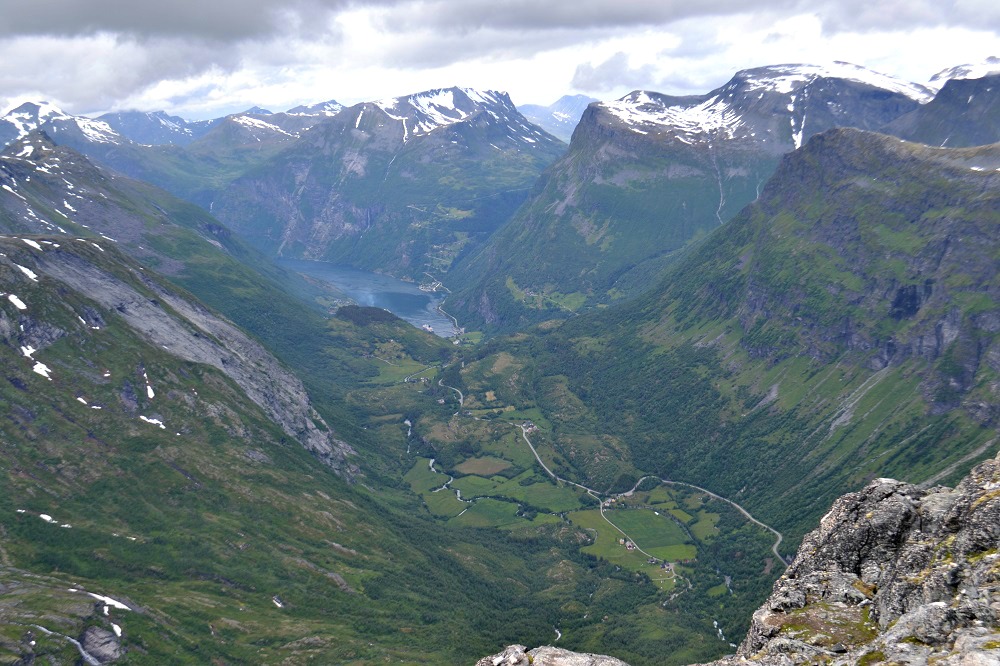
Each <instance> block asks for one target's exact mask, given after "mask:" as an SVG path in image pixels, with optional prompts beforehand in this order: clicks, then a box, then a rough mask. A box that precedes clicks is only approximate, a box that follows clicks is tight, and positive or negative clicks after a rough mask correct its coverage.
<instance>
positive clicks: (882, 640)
mask: <svg viewBox="0 0 1000 666" xmlns="http://www.w3.org/2000/svg"><path fill="white" fill-rule="evenodd" d="M998 484H1000V459H995V460H990V461H987V462H984V463H982V464H981V465H979V466H977V467H976V469H974V470H973V471H972V472H971V473H970V474H969V475H968V476H967V477H966V478H964V479H962V481H961V482H960V483H959V484H958V485H957V486H956V487H955V488H954V489H952V488H946V487H942V486H936V487H933V488H921V487H917V486H913V485H911V484H907V483H900V482H899V481H895V480H892V479H877V480H875V481H872V482H871V483H870V484H869V485H868V486H867V487H865V488H864V489H863V490H861V491H859V492H855V493H850V494H848V495H845V496H843V497H841V498H840V499H838V500H837V501H836V502H835V503H834V505H833V507H832V508H831V509H830V511H829V512H828V513H827V514H826V515H825V516H823V519H822V520H821V521H820V524H819V527H818V528H816V529H815V530H814V531H813V532H811V533H810V534H809V535H807V536H806V538H805V539H804V540H803V543H802V549H801V551H800V555H799V556H798V557H797V558H796V559H795V562H793V563H792V566H791V567H789V569H788V571H786V572H785V574H784V575H783V576H782V577H781V578H780V579H779V580H778V581H777V583H775V586H774V591H773V593H772V594H771V596H770V597H769V598H768V600H767V601H766V602H765V603H764V604H763V605H762V606H761V607H760V609H759V610H758V611H757V612H756V613H754V616H753V625H752V628H751V631H750V634H749V635H748V636H747V637H746V639H745V640H744V641H743V643H742V644H741V645H740V647H739V650H738V651H737V654H736V655H735V656H733V657H727V658H724V659H721V660H719V661H715V662H712V664H711V665H710V666H735V665H737V664H747V663H754V664H764V665H766V666H771V665H773V666H779V665H786V666H792V665H794V664H813V663H818V662H822V663H829V664H834V665H841V664H844V665H846V664H874V663H901V664H910V663H929V662H936V663H961V664H967V663H984V664H986V663H993V662H995V661H996V660H997V651H998V650H1000V630H998V628H997V623H996V608H997V605H998V604H1000V585H998V582H997V575H996V574H997V552H996V546H997V543H998V542H1000V531H998V525H1000V499H998V497H997V493H996V488H997V485H998ZM500 663H503V664H510V665H511V666H527V665H528V664H534V665H535V666H557V665H559V666H570V665H575V664H578V665H579V666H605V665H607V666H621V665H622V664H624V662H621V661H619V660H618V659H615V658H613V657H604V656H599V655H592V654H575V653H571V652H568V651H566V650H561V649H558V648H552V647H542V648H536V649H534V650H531V651H530V652H529V651H526V649H525V648H524V647H523V646H520V645H516V646H511V647H509V648H507V649H506V650H505V651H504V652H502V653H500V654H497V655H494V656H492V657H485V658H483V659H481V660H480V661H479V662H477V665H479V666H491V665H492V664H500ZM707 666H708V665H707Z"/></svg>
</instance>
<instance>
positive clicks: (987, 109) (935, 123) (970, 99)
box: [884, 67, 1000, 148]
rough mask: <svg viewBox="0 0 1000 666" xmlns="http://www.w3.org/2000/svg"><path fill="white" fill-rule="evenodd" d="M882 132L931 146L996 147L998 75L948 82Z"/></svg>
mask: <svg viewBox="0 0 1000 666" xmlns="http://www.w3.org/2000/svg"><path fill="white" fill-rule="evenodd" d="M998 68H1000V67H998ZM884 131H885V132H886V133H887V134H892V135H893V136H898V137H900V138H902V139H906V140H908V141H919V142H921V143H926V144H929V145H932V146H947V147H951V148H961V147H963V146H982V145H985V144H988V143H996V142H997V141H1000V73H997V74H992V75H989V76H983V77H981V78H969V77H961V78H958V77H956V78H953V79H950V80H949V81H947V82H946V83H945V84H944V86H943V87H942V88H941V90H940V91H939V92H938V94H937V95H935V96H934V99H933V100H931V101H930V102H928V103H927V104H924V105H922V106H920V107H919V108H916V109H914V110H913V111H910V112H909V113H906V114H904V115H902V116H900V117H899V118H897V119H896V120H894V121H892V122H891V123H889V124H888V125H886V127H885V128H884Z"/></svg>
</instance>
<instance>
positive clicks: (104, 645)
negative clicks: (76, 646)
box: [80, 627, 125, 664]
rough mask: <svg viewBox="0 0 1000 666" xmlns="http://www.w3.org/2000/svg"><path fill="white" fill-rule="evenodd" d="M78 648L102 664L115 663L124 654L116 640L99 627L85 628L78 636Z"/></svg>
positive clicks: (112, 635) (108, 632)
mask: <svg viewBox="0 0 1000 666" xmlns="http://www.w3.org/2000/svg"><path fill="white" fill-rule="evenodd" d="M80 647H81V648H83V650H84V651H85V652H87V654H89V655H90V656H91V657H93V658H94V659H96V660H97V661H99V662H100V663H102V664H109V663H111V662H113V661H116V660H118V659H120V658H121V657H122V656H123V655H124V654H125V651H124V650H123V649H122V645H121V642H120V641H119V640H118V638H117V637H116V636H115V635H114V634H113V633H112V632H110V631H108V630H107V629H102V628H100V627H87V629H86V631H84V632H83V635H82V636H80Z"/></svg>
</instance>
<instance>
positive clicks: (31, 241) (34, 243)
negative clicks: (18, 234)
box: [21, 238, 42, 252]
mask: <svg viewBox="0 0 1000 666" xmlns="http://www.w3.org/2000/svg"><path fill="white" fill-rule="evenodd" d="M21 240H22V241H24V242H25V243H27V244H28V245H30V246H31V247H33V248H35V249H36V250H38V251H39V252H41V251H42V246H41V245H39V244H38V243H36V242H35V241H33V240H31V239H30V238H22V239H21Z"/></svg>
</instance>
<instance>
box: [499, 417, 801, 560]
mask: <svg viewBox="0 0 1000 666" xmlns="http://www.w3.org/2000/svg"><path fill="white" fill-rule="evenodd" d="M519 427H520V428H521V436H522V437H523V438H524V441H525V442H526V443H527V444H528V448H530V449H531V452H532V453H533V454H534V455H535V460H537V461H538V464H539V465H541V466H542V469H544V470H545V471H546V473H547V474H548V475H549V476H551V477H552V478H553V479H555V480H556V481H562V482H563V483H568V484H570V485H572V486H576V487H577V488H580V489H581V490H585V491H586V492H587V493H588V494H590V495H591V496H593V497H594V498H596V499H597V500H598V501H600V499H601V497H602V496H605V494H604V493H600V492H598V491H596V490H594V489H593V488H588V487H587V486H584V485H581V484H579V483H575V482H573V481H570V480H569V479H564V478H562V477H561V476H559V475H558V474H556V473H555V472H553V471H552V470H551V469H549V467H548V465H546V464H545V463H544V462H542V459H541V457H540V456H539V455H538V451H537V450H536V449H535V445H534V444H532V443H531V440H530V439H528V429H527V428H526V427H525V426H524V425H523V424H521V425H519ZM646 479H656V480H657V481H659V482H660V483H662V484H665V485H669V486H685V487H687V488H694V489H695V490H698V491H700V492H703V493H705V494H706V495H708V496H710V497H714V498H715V499H717V500H720V501H722V502H726V503H727V504H729V505H731V506H732V507H733V508H734V509H736V510H737V511H739V512H740V513H741V514H743V517H745V518H746V519H747V520H749V521H750V522H751V523H753V524H754V525H758V526H760V527H763V528H764V529H765V530H767V531H768V532H771V533H772V534H774V535H775V536H776V537H777V540H776V541H775V542H774V545H773V546H771V552H772V553H774V556H775V557H777V558H778V561H779V562H781V563H782V564H784V565H785V566H786V567H787V566H788V565H789V564H790V563H789V562H788V561H787V560H786V559H785V558H784V557H782V556H781V553H780V552H779V551H778V548H779V547H780V546H781V542H782V541H783V540H784V536H783V535H782V534H781V532H779V531H778V530H776V529H774V528H773V527H771V526H770V525H768V524H766V523H762V522H761V521H759V520H757V519H756V518H754V517H753V515H752V514H751V513H750V512H749V511H747V510H746V509H744V508H743V507H742V506H740V505H739V504H737V503H736V502H734V501H733V500H731V499H729V498H727V497H723V496H722V495H717V494H716V493H713V492H712V491H711V490H706V489H705V488H702V487H701V486H696V485H694V484H692V483H684V482H683V481H668V480H667V479H661V478H660V477H658V476H644V477H642V478H641V479H639V480H638V481H637V482H636V484H635V486H633V487H632V490H630V491H628V492H626V493H621V494H620V495H618V496H619V497H628V496H630V495H632V493H634V492H635V491H636V489H637V488H638V487H639V484H641V483H642V482H643V481H645V480H646ZM600 506H601V517H602V518H604V520H606V521H607V522H608V524H609V525H611V526H612V527H614V528H615V529H616V530H618V531H619V532H621V533H622V535H624V536H625V538H626V539H628V540H629V541H631V542H632V543H633V544H635V547H636V550H638V551H639V552H640V553H642V554H644V555H646V556H647V557H650V558H652V557H653V556H652V555H650V554H649V553H647V552H646V551H644V550H642V549H641V548H639V545H638V544H636V543H635V539H632V538H631V537H629V535H628V534H626V533H625V531H624V530H622V529H621V528H620V527H618V526H617V525H615V524H614V523H612V522H611V521H610V520H609V519H608V517H607V516H605V515H604V502H601V503H600Z"/></svg>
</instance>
